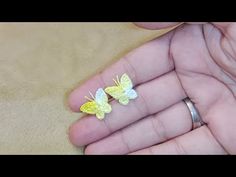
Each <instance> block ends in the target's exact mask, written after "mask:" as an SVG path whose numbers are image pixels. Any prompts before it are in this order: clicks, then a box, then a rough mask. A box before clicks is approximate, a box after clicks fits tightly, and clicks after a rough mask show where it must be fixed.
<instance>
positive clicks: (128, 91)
mask: <svg viewBox="0 0 236 177" xmlns="http://www.w3.org/2000/svg"><path fill="white" fill-rule="evenodd" d="M120 86H121V87H122V89H123V90H124V92H125V95H126V96H127V97H128V98H129V99H135V98H137V96H138V95H137V92H136V91H135V90H134V89H132V88H133V83H132V81H131V79H130V78H129V76H128V75H127V74H123V75H122V76H121V79H120Z"/></svg>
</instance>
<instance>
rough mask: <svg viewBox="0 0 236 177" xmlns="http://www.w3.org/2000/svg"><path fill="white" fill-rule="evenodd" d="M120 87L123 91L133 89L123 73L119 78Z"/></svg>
mask: <svg viewBox="0 0 236 177" xmlns="http://www.w3.org/2000/svg"><path fill="white" fill-rule="evenodd" d="M120 86H121V87H122V88H123V90H125V91H126V90H130V89H132V88H133V83H132V81H131V79H130V78H129V76H128V75H127V74H126V73H125V74H123V75H122V76H121V78H120Z"/></svg>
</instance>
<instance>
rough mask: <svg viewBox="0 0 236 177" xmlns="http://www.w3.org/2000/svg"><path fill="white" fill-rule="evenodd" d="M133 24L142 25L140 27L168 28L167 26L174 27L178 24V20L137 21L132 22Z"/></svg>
mask: <svg viewBox="0 0 236 177" xmlns="http://www.w3.org/2000/svg"><path fill="white" fill-rule="evenodd" d="M134 24H135V25H137V26H139V27H142V28H147V29H153V30H154V29H163V28H169V27H174V26H176V25H178V24H179V23H178V22H137V23H134Z"/></svg>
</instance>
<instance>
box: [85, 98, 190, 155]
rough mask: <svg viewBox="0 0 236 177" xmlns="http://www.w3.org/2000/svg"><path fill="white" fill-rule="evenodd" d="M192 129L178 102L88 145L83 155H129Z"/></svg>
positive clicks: (186, 113)
mask: <svg viewBox="0 0 236 177" xmlns="http://www.w3.org/2000/svg"><path fill="white" fill-rule="evenodd" d="M191 126H192V120H191V116H190V113H189V110H188V108H187V107H186V105H185V104H184V103H183V102H182V101H181V102H179V103H177V104H175V105H173V106H172V107H170V108H167V109H165V110H163V111H162V112H160V113H158V114H155V115H152V116H148V117H146V118H144V119H142V120H140V121H138V122H135V123H134V124H132V125H130V126H128V127H126V128H124V129H122V130H120V131H118V132H116V133H114V134H112V135H111V136H108V137H106V138H104V139H102V140H100V141H97V142H95V143H92V144H90V145H88V146H87V148H86V149H85V154H128V153H131V152H134V151H137V150H139V149H143V148H147V147H150V146H152V145H154V144H159V143H161V142H165V141H166V140H168V139H171V138H174V137H176V136H179V135H182V134H184V133H186V132H188V131H190V130H191Z"/></svg>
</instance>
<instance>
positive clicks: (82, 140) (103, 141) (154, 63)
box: [70, 24, 236, 154]
mask: <svg viewBox="0 0 236 177" xmlns="http://www.w3.org/2000/svg"><path fill="white" fill-rule="evenodd" d="M221 37H222V34H221V33H220V31H219V30H218V29H217V28H216V27H214V26H213V25H210V24H206V25H185V26H181V27H179V28H177V29H176V30H175V31H172V32H170V33H169V34H167V35H165V36H164V37H161V38H159V39H156V40H154V41H151V42H149V43H147V44H146V45H144V46H143V47H140V48H139V49H136V50H135V51H134V52H132V53H130V54H128V55H127V56H126V57H125V58H123V59H121V60H120V61H118V63H117V64H115V65H113V66H112V67H110V68H108V69H107V70H106V71H105V72H103V73H102V74H100V75H99V76H95V78H92V79H91V80H89V81H88V82H87V83H85V84H84V85H83V86H81V87H80V88H78V89H76V90H75V91H74V92H73V93H72V94H71V97H70V106H71V107H72V109H73V110H74V111H78V108H79V106H80V105H81V104H82V103H83V102H84V100H81V99H82V98H83V96H84V95H86V94H87V92H88V91H89V90H91V91H95V90H96V89H97V88H98V87H100V86H102V87H105V86H106V85H111V84H112V77H114V76H115V75H116V74H119V75H120V74H122V73H124V72H127V73H128V74H129V75H130V76H131V78H132V79H133V81H134V84H135V85H136V86H137V87H136V89H137V92H138V93H139V97H138V99H137V100H134V101H131V102H130V104H129V105H128V106H126V107H124V106H121V105H119V104H118V103H116V102H113V103H112V106H113V111H112V113H111V114H109V115H107V118H106V119H105V120H104V121H98V120H96V118H95V117H94V116H88V117H86V118H83V119H81V120H79V121H78V122H77V123H75V124H74V125H73V126H72V128H71V131H70V139H71V141H72V142H73V143H74V144H76V145H78V146H81V145H88V144H89V146H88V147H87V148H86V151H85V152H86V153H88V154H91V153H95V154H106V153H110V154H127V153H132V152H135V153H137V154H150V153H152V154H160V153H172V154H185V153H190V154H199V153H203V154H206V153H214V154H215V153H219V154H224V153H235V152H236V136H235V134H236V133H235V131H234V129H235V128H236V119H235V118H234V117H235V114H236V111H235V109H234V108H235V107H236V100H235V93H236V84H235V82H236V79H235V75H236V74H235V73H234V70H233V69H232V68H235V67H236V65H235V63H233V61H231V60H232V59H231V58H230V59H228V57H229V56H228V55H227V57H226V56H225V55H222V49H221V48H218V47H219V46H220V42H222V40H219V39H221ZM227 44H228V43H223V45H222V46H223V48H224V47H225V49H229V48H228V45H227ZM230 49H232V48H230ZM226 51H229V53H230V50H226ZM225 57H226V58H227V59H225ZM137 61H138V62H137ZM229 61H231V62H232V64H234V67H233V66H229V67H227V65H228V63H229ZM234 62H235V61H234ZM101 78H102V79H101ZM185 97H189V98H190V99H191V100H192V101H193V102H194V103H195V104H196V107H197V108H198V110H199V112H200V115H201V117H202V119H203V120H204V122H206V123H207V125H206V126H203V127H201V128H198V129H195V130H193V131H190V130H191V125H192V123H191V117H190V114H189V111H188V109H187V107H186V106H185V105H184V103H183V102H182V99H184V98H185ZM78 100H80V101H78ZM95 141H96V142H95Z"/></svg>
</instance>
